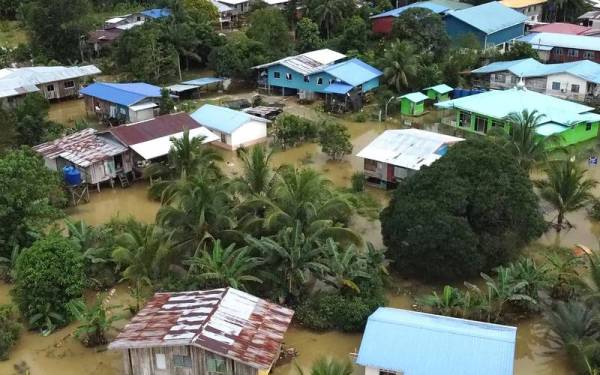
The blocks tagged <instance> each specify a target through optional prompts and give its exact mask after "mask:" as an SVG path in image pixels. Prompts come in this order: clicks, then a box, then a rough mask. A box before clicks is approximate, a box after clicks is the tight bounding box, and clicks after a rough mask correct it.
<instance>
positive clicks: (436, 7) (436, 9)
mask: <svg viewBox="0 0 600 375" xmlns="http://www.w3.org/2000/svg"><path fill="white" fill-rule="evenodd" d="M412 8H422V9H429V10H430V11H432V12H433V13H438V14H440V13H445V12H447V11H449V10H450V9H451V8H450V7H448V6H445V5H442V4H437V3H434V2H432V1H419V2H416V3H412V4H409V5H406V6H403V7H400V8H396V9H392V10H388V11H387V12H383V13H380V14H377V15H375V16H371V19H376V18H384V17H399V16H400V14H402V13H404V12H405V11H407V10H409V9H412Z"/></svg>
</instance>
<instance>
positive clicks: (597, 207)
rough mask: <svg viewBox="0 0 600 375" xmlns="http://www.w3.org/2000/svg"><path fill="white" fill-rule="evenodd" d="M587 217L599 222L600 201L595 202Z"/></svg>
mask: <svg viewBox="0 0 600 375" xmlns="http://www.w3.org/2000/svg"><path fill="white" fill-rule="evenodd" d="M588 215H589V216H590V217H591V218H592V219H594V220H600V200H596V201H595V202H594V204H593V205H592V207H590V209H589V211H588Z"/></svg>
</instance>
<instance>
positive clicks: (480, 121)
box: [475, 117, 487, 133]
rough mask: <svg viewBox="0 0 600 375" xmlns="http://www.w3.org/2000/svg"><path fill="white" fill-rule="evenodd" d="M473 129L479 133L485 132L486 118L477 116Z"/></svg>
mask: <svg viewBox="0 0 600 375" xmlns="http://www.w3.org/2000/svg"><path fill="white" fill-rule="evenodd" d="M475 130H476V131H478V132H480V133H485V132H486V131H487V119H486V118H482V117H477V121H476V123H475Z"/></svg>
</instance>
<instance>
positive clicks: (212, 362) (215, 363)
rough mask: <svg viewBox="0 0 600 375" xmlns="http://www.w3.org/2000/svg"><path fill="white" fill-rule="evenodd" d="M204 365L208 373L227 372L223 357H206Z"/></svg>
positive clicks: (211, 374)
mask: <svg viewBox="0 0 600 375" xmlns="http://www.w3.org/2000/svg"><path fill="white" fill-rule="evenodd" d="M206 367H207V370H208V373H209V374H210V375H213V374H215V375H216V374H225V373H226V372H227V365H226V364H225V360H224V359H223V358H207V359H206Z"/></svg>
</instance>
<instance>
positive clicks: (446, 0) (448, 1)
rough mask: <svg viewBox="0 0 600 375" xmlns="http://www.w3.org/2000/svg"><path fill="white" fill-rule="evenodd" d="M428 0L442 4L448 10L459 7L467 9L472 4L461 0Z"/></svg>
mask: <svg viewBox="0 0 600 375" xmlns="http://www.w3.org/2000/svg"><path fill="white" fill-rule="evenodd" d="M430 2H432V3H435V4H439V5H443V6H445V7H448V9H450V10H459V9H467V8H470V7H472V6H473V4H469V3H463V2H461V1H454V0H431V1H430Z"/></svg>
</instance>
